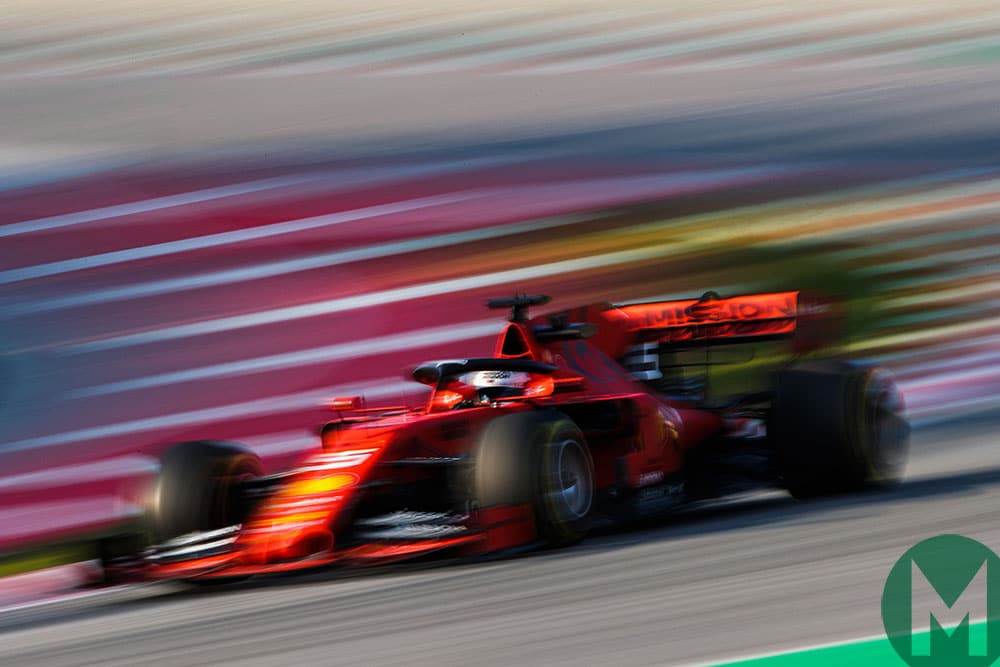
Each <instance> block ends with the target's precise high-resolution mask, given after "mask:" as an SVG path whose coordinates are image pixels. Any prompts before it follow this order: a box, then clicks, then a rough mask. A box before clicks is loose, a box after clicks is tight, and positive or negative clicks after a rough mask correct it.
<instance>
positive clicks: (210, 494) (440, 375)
mask: <svg viewBox="0 0 1000 667" xmlns="http://www.w3.org/2000/svg"><path fill="white" fill-rule="evenodd" d="M547 301H548V299H547V298H546V297H527V296H521V297H515V298H513V299H498V300H494V301H491V302H490V304H489V305H490V306H492V307H500V308H510V309H511V317H510V321H509V322H508V323H507V324H506V325H505V326H504V327H503V329H502V331H501V332H500V336H499V338H498V340H497V344H496V350H495V353H494V356H493V357H489V358H479V359H461V360H452V361H436V362H431V363H426V364H423V365H421V366H419V367H418V368H416V369H415V370H414V371H413V379H414V380H415V381H416V382H419V383H423V384H424V385H427V386H428V387H429V388H430V394H429V397H428V399H427V401H426V404H424V405H420V406H417V407H366V406H365V405H364V404H363V402H362V400H361V399H360V398H358V397H346V398H338V399H334V401H333V403H332V407H333V409H334V410H335V411H337V412H338V417H337V419H335V420H333V421H331V422H329V423H328V424H326V425H325V426H324V427H323V429H322V432H321V435H320V438H321V441H322V449H321V450H319V451H317V452H315V453H312V454H310V455H309V456H307V457H306V458H305V459H304V460H302V461H300V462H299V463H298V465H296V466H295V467H293V468H292V469H290V470H288V471H286V472H283V473H280V474H276V475H269V476H260V474H259V462H258V460H257V458H256V456H255V455H254V454H253V453H252V452H250V451H249V450H247V449H244V448H242V447H240V446H238V445H234V444H230V443H217V442H189V443H182V444H179V445H176V446H174V447H173V448H171V449H169V450H168V451H167V453H166V454H165V456H164V457H163V460H162V466H161V471H160V474H159V478H158V481H157V484H156V488H155V492H154V493H153V498H152V500H151V501H150V502H149V504H148V507H149V512H148V515H149V522H148V531H147V533H148V534H147V535H146V536H143V537H142V538H139V537H137V536H133V537H131V538H116V539H114V540H109V541H106V542H105V543H103V544H102V550H103V559H104V562H105V566H106V571H107V572H108V573H109V575H110V576H112V577H114V576H121V575H123V574H126V573H127V574H130V575H133V576H140V577H143V578H181V579H202V578H212V577H223V578H225V577H229V578H231V577H240V576H244V575H251V574H258V573H266V572H277V571H285V570H292V569H298V568H304V567H310V566H316V565H321V564H327V563H338V564H358V563H373V562H385V561H387V560H392V559H399V558H406V557H413V556H418V555H423V554H427V553H430V552H434V551H439V550H449V551H450V552H452V553H457V554H459V555H482V554H487V553H497V552H503V551H507V550H512V549H521V548H526V547H532V546H536V545H549V546H563V545H569V544H573V543H575V542H577V541H579V540H581V539H582V538H583V537H584V536H585V535H586V534H587V531H588V529H590V528H591V527H593V526H595V525H599V524H602V523H604V524H606V523H608V522H612V523H613V522H621V521H627V520H630V519H634V518H636V517H642V516H646V515H651V514H655V513H660V512H665V511H669V510H671V509H673V508H676V507H677V506H679V505H681V504H683V503H689V502H692V501H698V500H703V499H709V498H716V497H720V496H722V495H725V494H728V493H732V492H736V491H743V490H746V489H747V488H748V487H750V486H760V485H771V486H774V485H777V486H781V487H784V488H787V489H788V490H790V491H791V493H792V494H794V495H796V496H810V495H818V494H824V493H831V492H839V491H847V490H853V489H860V488H862V487H865V486H870V485H891V484H893V483H895V482H896V481H898V479H899V477H900V475H901V473H902V469H903V467H904V465H905V461H906V456H907V450H908V436H909V429H908V426H907V423H906V420H905V418H904V416H903V406H902V399H901V396H900V394H899V392H898V391H897V389H896V387H895V385H894V383H893V381H892V380H891V378H890V377H889V376H888V374H887V373H885V372H884V371H883V370H881V369H878V368H874V367H871V366H866V365H861V364H856V363H852V362H848V361H843V360H836V359H830V358H823V357H821V356H819V355H817V354H815V348H817V347H818V346H819V345H820V344H821V343H822V339H823V337H824V336H823V335H822V334H824V333H825V332H827V331H828V330H829V329H830V328H831V327H832V326H833V324H834V319H833V318H831V317H830V316H829V315H830V312H829V311H830V310H831V309H830V307H829V306H828V305H823V304H820V307H817V304H815V303H808V304H807V303H806V300H805V299H804V298H802V297H801V295H800V294H799V293H798V292H783V293H770V294H757V295H750V296H741V297H733V298H725V299H724V298H720V297H718V295H716V294H714V293H708V294H706V295H705V296H703V297H702V298H700V299H692V300H686V301H670V302H659V303H643V304H632V305H624V306H610V305H607V304H605V305H599V306H588V307H583V308H577V309H573V310H569V311H565V312H561V313H556V314H553V315H548V316H544V317H534V318H529V317H528V313H527V308H528V307H529V306H537V305H541V304H544V303H546V302H547ZM788 347H791V348H792V351H793V352H794V354H793V355H792V357H791V360H790V361H784V362H782V363H778V362H777V361H775V359H777V357H776V356H775V355H776V354H777V351H778V350H780V349H784V351H785V352H787V351H788V350H787V348H788ZM808 349H812V350H813V354H807V353H805V350H808ZM740 373H742V375H740ZM755 385H756V386H755ZM717 386H721V387H722V388H723V390H722V391H719V390H718V389H717ZM150 536H151V539H150ZM136 540H142V541H141V542H137V541H136ZM150 545H151V546H150Z"/></svg>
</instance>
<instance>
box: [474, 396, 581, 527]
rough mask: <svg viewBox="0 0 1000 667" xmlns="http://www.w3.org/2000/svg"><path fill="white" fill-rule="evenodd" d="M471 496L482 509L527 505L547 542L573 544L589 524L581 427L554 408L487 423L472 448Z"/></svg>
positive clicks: (510, 416) (511, 415) (520, 413)
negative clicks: (472, 494) (473, 449)
mask: <svg viewBox="0 0 1000 667" xmlns="http://www.w3.org/2000/svg"><path fill="white" fill-rule="evenodd" d="M474 462H475V463H474V470H473V486H474V495H475V497H476V498H477V500H478V501H479V504H480V506H481V507H484V508H485V507H492V506H498V505H507V506H509V505H531V507H532V508H533V510H534V513H535V524H536V526H537V530H538V534H539V536H540V537H541V538H542V539H543V540H544V541H545V542H546V543H547V544H548V545H550V546H554V547H561V546H568V545H570V544H575V543H576V542H579V541H580V540H582V539H583V538H584V536H585V535H586V534H587V530H588V528H589V525H590V510H591V507H592V506H593V502H594V463H593V460H592V459H591V456H590V450H589V449H588V448H587V443H586V441H585V440H584V439H583V433H581V432H580V429H579V428H578V427H577V426H576V424H574V423H573V421H572V420H570V419H569V418H568V417H566V416H565V415H563V414H561V413H559V412H555V411H545V412H519V413H515V414H509V415H504V416H502V417H498V418H496V419H494V420H493V421H491V422H490V423H489V424H488V425H487V427H486V429H485V430H484V432H483V434H482V437H481V438H480V440H479V443H478V445H477V447H476V450H475V455H474Z"/></svg>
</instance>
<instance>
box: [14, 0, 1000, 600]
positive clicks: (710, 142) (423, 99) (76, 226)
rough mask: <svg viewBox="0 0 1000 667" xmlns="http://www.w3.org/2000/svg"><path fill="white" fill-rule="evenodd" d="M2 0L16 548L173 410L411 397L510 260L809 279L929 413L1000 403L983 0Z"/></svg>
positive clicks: (587, 282)
mask: <svg viewBox="0 0 1000 667" xmlns="http://www.w3.org/2000/svg"><path fill="white" fill-rule="evenodd" d="M0 8H2V11H0V86H2V88H0V89H2V91H3V92H2V94H0V119H2V122H0V553H3V554H8V557H7V558H6V559H5V560H0V566H2V567H5V568H6V570H0V574H11V573H14V572H20V571H23V570H25V569H36V568H37V567H40V566H41V565H46V564H53V563H55V562H64V561H67V560H75V559H76V558H78V557H81V556H80V554H81V552H80V551H79V548H80V547H79V543H80V541H81V538H80V536H81V535H95V534H100V531H102V530H105V529H106V527H107V526H108V525H112V524H113V523H114V522H116V521H118V520H120V519H121V518H122V517H124V516H128V515H130V513H132V512H134V510H135V508H132V507H129V506H128V505H127V504H123V503H122V502H121V501H120V500H118V499H117V494H116V492H117V490H120V489H121V488H123V485H124V486H125V487H127V486H128V485H129V484H130V483H132V482H133V481H134V480H138V479H145V478H146V477H148V475H149V474H150V471H151V470H152V469H153V467H154V458H153V457H155V455H156V454H157V453H158V452H159V451H161V450H162V448H163V447H165V446H166V445H167V444H168V443H171V442H175V441H178V440H185V439H191V438H194V437H197V438H213V439H236V440H241V441H244V442H246V443H247V444H249V445H250V446H252V447H254V448H255V449H257V450H258V451H260V452H261V454H262V455H263V456H264V457H265V461H266V462H267V463H268V465H270V466H271V467H272V468H276V467H280V466H281V465H284V464H286V463H287V462H288V460H289V458H290V457H292V456H295V455H296V454H298V453H299V452H301V451H304V450H305V449H307V448H309V447H312V446H313V445H314V440H313V437H314V436H313V428H314V426H315V425H316V424H318V423H319V422H320V420H322V418H323V409H322V407H321V402H322V400H323V399H325V398H328V397H330V396H333V395H346V394H357V393H363V394H364V395H365V396H366V397H367V398H368V399H369V400H370V401H383V400H384V401H386V402H398V401H400V400H403V399H410V400H415V399H417V398H419V396H420V388H419V387H418V386H417V385H414V384H412V383H410V382H407V381H406V380H405V378H404V375H403V373H404V371H405V369H406V368H407V367H408V366H412V365H413V364H416V363H418V362H420V361H423V360H426V359H433V358H440V357H461V356H467V355H470V356H471V355H482V354H485V353H488V352H489V351H490V350H491V344H492V338H493V336H494V335H495V333H496V331H497V326H498V324H499V322H500V321H501V320H502V317H500V316H498V314H497V313H495V312H489V311H487V310H485V308H484V307H483V304H484V302H485V299H486V298H487V297H490V296H502V295H508V294H511V293H513V292H514V291H519V292H530V293H544V294H549V295H551V296H552V297H553V298H554V304H553V307H555V308H559V307H565V306H572V305H579V304H582V303H589V302H596V301H610V302H624V301H634V300H649V299H663V298H670V297H677V298H681V297H689V296H696V295H698V294H700V293H701V292H703V291H705V290H707V289H713V290H716V291H719V292H721V293H730V294H731V293H738V292H744V291H749V290H757V289H820V290H824V291H825V292H827V293H830V294H834V295H837V296H839V297H842V298H844V299H846V300H848V302H849V303H850V305H851V311H850V313H851V314H850V318H849V320H848V333H849V340H848V341H846V342H845V351H847V352H849V353H851V354H852V355H854V356H858V357H862V358H867V359H873V360H878V361H880V362H882V363H885V364H886V365H888V366H889V367H890V368H892V369H893V370H894V371H895V372H896V374H897V377H898V379H899V381H900V383H901V385H902V387H903V389H904V391H905V393H906V397H907V402H908V405H909V408H910V412H911V416H912V418H913V420H914V422H915V424H916V425H917V426H918V427H924V426H927V427H930V426H932V425H934V424H939V423H943V422H946V421H948V420H954V419H961V418H965V417H969V416H972V415H977V414H982V413H984V412H989V411H990V410H993V409H995V408H996V407H997V403H998V402H1000V400H998V398H997V396H998V389H1000V347H998V342H1000V281H998V279H997V278H998V273H1000V261H998V260H1000V225H998V224H997V216H998V211H1000V158H998V156H1000V130H998V128H1000V124H998V123H1000V85H997V84H998V72H1000V68H998V63H1000V38H998V34H1000V32H998V29H1000V8H998V7H997V6H996V5H995V3H992V2H987V1H985V0H984V1H982V2H975V1H970V0H958V1H957V2H951V3H940V2H910V1H907V2H902V1H890V2H882V3H874V2H869V1H853V2H838V3H833V4H815V3H803V4H796V3H779V2H755V1H751V0H747V1H745V2H738V1H729V0H721V1H718V2H713V3H705V2H693V1H688V0H676V1H672V2H668V3H664V2H644V1H640V0H625V1H622V2H617V3H607V2H587V1H582V0H581V1H572V2H570V1H560V0H552V1H549V2H545V3H530V2H523V1H519V0H494V1H492V2H489V3H460V2H453V1H452V0H434V1H432V2H425V3H406V2H399V3H393V2H385V1H382V0H373V1H367V2H353V1H347V0H338V2H336V3H332V2H329V3H328V2H309V1H306V2H297V3H278V2H259V1H258V2H249V1H244V2H235V1H230V0H205V1H203V2H198V3H187V2H177V3H163V2H154V1H152V0H146V1H138V0H134V1H125V0H102V1H101V2H99V3H91V4H89V5H82V4H80V3H71V2H56V1H53V0H39V1H32V2H27V1H23V2H19V1H17V0H2V1H0ZM38 545H48V546H51V545H60V547H59V549H60V550H56V551H52V550H48V551H45V552H44V553H41V554H40V553H39V552H37V551H35V550H34V547H36V546H38ZM64 545H74V546H64ZM25 554H29V555H28V556H25ZM15 556H16V557H15ZM33 594H34V593H27V594H25V595H33ZM18 595H19V594H18Z"/></svg>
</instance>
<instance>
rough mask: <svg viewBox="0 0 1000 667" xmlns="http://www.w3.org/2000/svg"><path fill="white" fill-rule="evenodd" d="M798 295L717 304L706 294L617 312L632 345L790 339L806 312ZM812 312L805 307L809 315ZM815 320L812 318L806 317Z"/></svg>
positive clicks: (758, 296)
mask: <svg viewBox="0 0 1000 667" xmlns="http://www.w3.org/2000/svg"><path fill="white" fill-rule="evenodd" d="M800 301H801V300H800V297H799V292H797V291H795V292H771V293H767V294H750V295H745V296H734V297H729V298H721V297H720V296H719V295H718V294H716V293H715V292H707V293H706V294H704V295H703V296H702V297H701V298H700V299H685V300H682V301H660V302H654V303H637V304H629V305H623V306H617V307H616V308H617V309H618V310H619V311H621V312H623V313H624V314H625V315H626V316H627V318H626V326H627V327H628V329H629V330H630V331H632V332H634V333H635V334H636V342H640V343H644V342H654V341H655V342H658V343H668V344H669V343H687V342H695V341H702V342H720V343H722V342H725V343H736V342H741V341H749V340H759V339H763V338H784V337H791V336H793V335H794V334H795V333H796V329H797V327H798V325H799V320H800V318H801V316H802V315H804V314H806V313H805V312H803V311H804V310H805V309H804V308H803V305H804V304H802V303H801V302H800ZM815 309H816V307H815V306H814V305H812V304H810V306H809V310H810V311H815ZM810 314H813V313H810Z"/></svg>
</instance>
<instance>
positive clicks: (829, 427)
mask: <svg viewBox="0 0 1000 667" xmlns="http://www.w3.org/2000/svg"><path fill="white" fill-rule="evenodd" d="M768 431H769V437H770V439H771V441H772V443H773V445H774V447H775V449H776V453H777V457H778V462H779V466H780V471H781V475H782V477H783V479H784V482H785V485H786V486H787V488H788V490H789V492H791V494H792V495H793V496H795V497H797V498H807V497H814V496H819V495H824V494H830V493H842V492H850V491H858V490H861V489H864V488H871V487H876V488H886V487H891V486H894V485H895V484H897V483H898V482H899V480H900V478H901V477H902V474H903V470H904V468H905V466H906V460H907V456H908V454H909V434H910V429H909V424H908V423H907V421H906V418H905V416H904V411H903V399H902V395H901V394H900V392H899V389H898V388H897V387H896V384H895V382H894V381H893V380H892V377H891V376H890V375H889V373H888V372H887V371H885V370H884V369H880V368H876V367H871V366H862V365H859V364H851V363H847V362H832V361H827V362H814V363H810V364H803V365H801V366H796V367H793V368H790V369H786V370H784V371H781V372H779V373H778V375H777V377H776V379H775V400H774V404H773V406H772V413H771V419H770V423H769V427H768Z"/></svg>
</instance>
